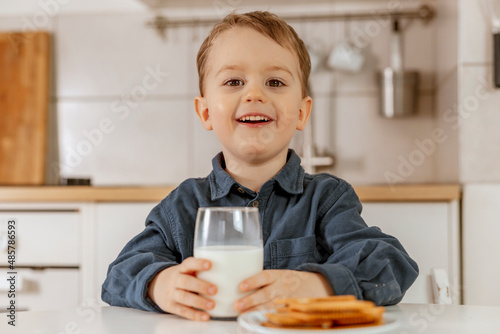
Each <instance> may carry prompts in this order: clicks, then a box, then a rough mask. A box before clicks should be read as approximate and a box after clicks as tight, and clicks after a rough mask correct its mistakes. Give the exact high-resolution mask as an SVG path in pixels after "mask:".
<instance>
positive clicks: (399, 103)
mask: <svg viewBox="0 0 500 334" xmlns="http://www.w3.org/2000/svg"><path fill="white" fill-rule="evenodd" d="M377 81H378V83H379V109H380V110H379V111H380V114H381V115H382V116H383V117H386V118H396V117H405V116H410V115H413V114H415V113H416V111H417V100H418V82H419V74H418V72H416V71H406V70H405V69H404V57H403V41H402V35H401V27H400V24H399V20H398V18H397V17H395V18H394V19H393V22H392V39H391V64H390V67H386V68H385V69H384V70H383V71H382V72H378V73H377Z"/></svg>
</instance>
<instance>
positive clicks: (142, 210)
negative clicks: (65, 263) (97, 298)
mask: <svg viewBox="0 0 500 334" xmlns="http://www.w3.org/2000/svg"><path fill="white" fill-rule="evenodd" d="M157 204H158V203H156V202H155V203H152V202H147V203H100V204H96V208H95V210H96V211H95V217H96V228H97V244H96V247H97V250H96V254H95V256H96V257H95V260H96V265H97V282H96V283H95V288H96V289H97V291H96V295H100V290H101V285H102V283H103V282H104V279H105V278H106V273H107V271H108V266H109V265H110V263H111V262H113V261H114V260H115V259H116V257H117V256H118V254H119V253H120V251H121V250H122V249H123V247H124V246H125V244H126V243H127V242H129V241H130V239H132V238H133V237H134V236H136V235H137V234H138V233H139V232H141V231H142V230H143V229H144V227H145V222H146V217H147V216H148V214H149V213H150V212H151V209H153V207H155V206H156V205H157Z"/></svg>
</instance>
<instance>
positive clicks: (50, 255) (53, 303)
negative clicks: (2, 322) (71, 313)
mask: <svg viewBox="0 0 500 334" xmlns="http://www.w3.org/2000/svg"><path fill="white" fill-rule="evenodd" d="M81 209H82V208H81V207H80V206H79V205H78V204H71V205H68V204H65V203H61V204H53V203H46V204H41V203H39V204H34V203H12V204H3V203H2V204H0V278H1V283H0V307H1V310H6V308H5V307H4V306H7V305H8V303H10V299H11V298H10V297H9V296H8V291H10V290H12V289H11V286H10V284H9V282H8V281H7V278H8V277H11V276H12V275H13V274H12V273H15V274H14V276H15V286H16V288H15V290H14V291H15V292H14V293H15V297H16V307H17V310H18V311H21V310H30V311H37V310H51V309H60V308H61V307H74V306H75V305H78V303H79V302H80V300H81V273H82V271H81V269H82V268H81V264H82V263H81V260H82V252H81V250H82V246H83V245H82V233H81V228H82V217H83V215H82V212H81ZM9 221H11V222H12V221H15V224H14V223H9ZM9 225H10V226H13V227H14V228H11V229H9V228H8V226H9ZM9 231H10V232H12V231H15V234H10V233H9ZM9 235H10V236H14V235H15V238H9ZM9 240H15V244H14V245H12V244H11V246H12V247H14V248H10V249H9V248H8V246H9V244H8V241H9ZM8 251H10V252H8ZM12 251H14V253H12ZM9 254H10V255H11V256H12V257H11V258H10V260H13V261H14V262H9V261H8V260H9V257H8V256H9ZM11 264H12V265H13V267H10V265H11ZM0 312H2V311H0Z"/></svg>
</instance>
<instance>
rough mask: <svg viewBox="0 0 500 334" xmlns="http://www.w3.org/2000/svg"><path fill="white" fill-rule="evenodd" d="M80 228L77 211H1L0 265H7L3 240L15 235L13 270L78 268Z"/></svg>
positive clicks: (4, 241)
mask: <svg viewBox="0 0 500 334" xmlns="http://www.w3.org/2000/svg"><path fill="white" fill-rule="evenodd" d="M9 221H11V223H9ZM9 225H10V226H9ZM79 225H80V214H79V212H77V211H76V210H73V211H69V210H68V211H62V210H61V211H50V210H46V211H38V210H36V211H35V210H8V211H7V210H5V211H4V210H2V211H0V255H1V259H0V265H2V266H5V265H6V263H5V262H6V260H7V244H6V238H7V236H8V233H10V232H14V235H15V253H16V259H15V262H16V263H15V265H16V266H36V267H50V266H73V267H76V266H78V265H79V252H80V247H81V246H80V242H79ZM10 228H12V229H13V230H9V231H8V229H10Z"/></svg>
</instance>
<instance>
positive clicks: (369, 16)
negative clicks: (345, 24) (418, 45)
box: [147, 5, 436, 37]
mask: <svg viewBox="0 0 500 334" xmlns="http://www.w3.org/2000/svg"><path fill="white" fill-rule="evenodd" d="M435 14H436V13H435V10H434V9H433V8H432V7H430V6H428V5H422V6H420V7H419V8H417V9H412V10H401V11H390V10H379V11H376V10H375V11H372V12H357V13H356V12H353V13H345V14H314V15H307V14H306V15H293V16H291V15H290V16H287V15H280V17H281V18H282V19H283V20H285V21H287V22H292V21H300V22H304V21H333V20H352V21H354V20H387V19H395V18H408V19H420V20H422V21H424V22H425V23H426V22H428V21H430V20H431V19H432V18H433V17H434V16H435ZM219 21H220V18H196V19H167V18H166V17H164V16H156V17H155V18H154V20H152V21H150V22H148V23H147V25H148V26H150V27H152V28H155V29H156V30H157V31H158V32H159V33H160V34H161V35H162V36H163V37H165V30H166V29H167V28H169V27H182V26H201V25H213V24H215V23H217V22H219Z"/></svg>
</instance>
